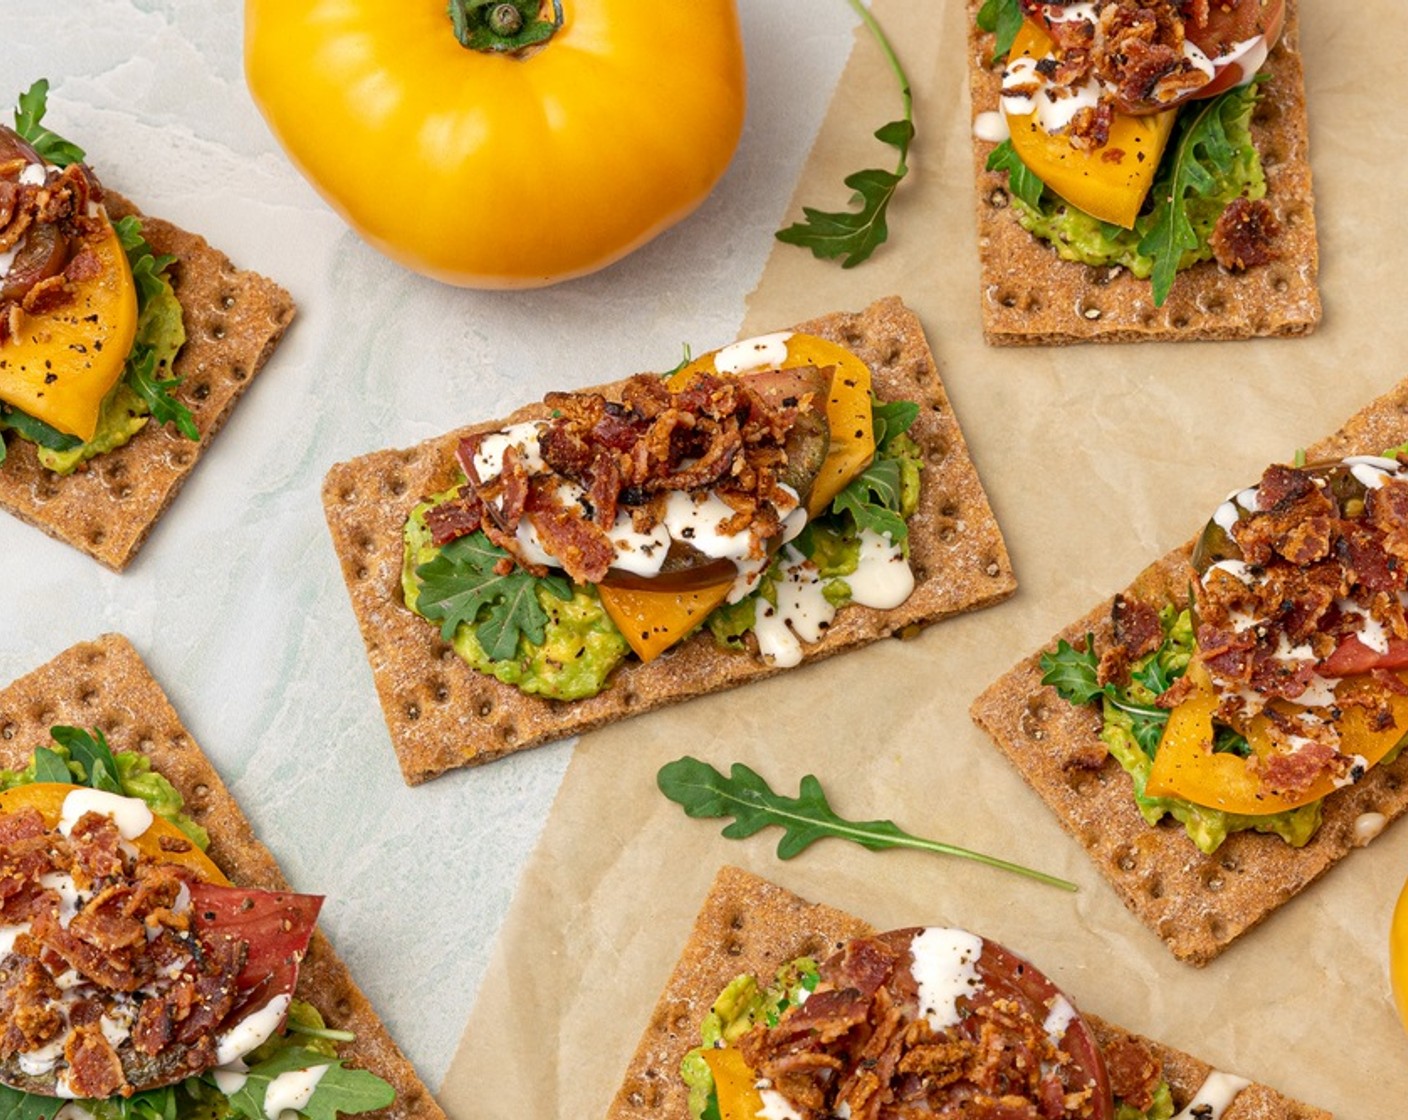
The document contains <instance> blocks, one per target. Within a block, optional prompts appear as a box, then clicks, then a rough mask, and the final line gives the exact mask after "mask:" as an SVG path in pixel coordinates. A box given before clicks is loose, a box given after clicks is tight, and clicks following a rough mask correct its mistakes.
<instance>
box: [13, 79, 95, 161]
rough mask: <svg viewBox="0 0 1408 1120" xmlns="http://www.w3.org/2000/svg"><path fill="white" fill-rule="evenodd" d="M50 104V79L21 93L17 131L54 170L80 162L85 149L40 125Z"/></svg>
mask: <svg viewBox="0 0 1408 1120" xmlns="http://www.w3.org/2000/svg"><path fill="white" fill-rule="evenodd" d="M48 101H49V79H48V78H40V79H39V80H38V81H37V82H35V83H34V84H33V85H32V86H30V87H29V90H28V92H26V93H22V94H20V98H19V107H18V108H17V109H16V110H15V131H16V132H18V133H19V134H20V136H22V137H23V138H24V139H25V140H27V141H28V142H29V145H30V147H32V148H33V149H34V150H35V151H36V152H38V153H39V156H40V158H41V159H44V160H47V161H48V162H49V163H52V164H53V165H54V166H55V167H67V166H68V165H69V164H71V163H81V162H82V160H83V149H82V148H80V147H79V146H78V145H77V144H74V143H73V142H71V141H69V140H65V139H64V138H63V137H62V136H60V135H58V134H57V133H54V132H50V131H49V130H48V129H47V128H45V127H44V126H43V125H41V124H40V123H39V122H40V121H42V120H43V119H44V113H45V112H46V111H47V109H48Z"/></svg>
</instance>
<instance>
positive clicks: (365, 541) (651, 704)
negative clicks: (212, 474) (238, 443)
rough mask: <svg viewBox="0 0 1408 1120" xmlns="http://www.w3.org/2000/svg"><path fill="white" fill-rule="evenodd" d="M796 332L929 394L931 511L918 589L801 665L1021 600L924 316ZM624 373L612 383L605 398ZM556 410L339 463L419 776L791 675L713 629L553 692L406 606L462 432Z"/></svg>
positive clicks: (338, 499)
mask: <svg viewBox="0 0 1408 1120" xmlns="http://www.w3.org/2000/svg"><path fill="white" fill-rule="evenodd" d="M796 329H797V330H799V331H804V332H809V333H812V334H817V335H821V336H823V337H826V338H829V339H831V340H833V341H836V342H839V343H841V344H843V345H845V346H847V347H849V348H850V349H851V350H852V351H853V352H854V353H856V354H857V355H858V356H859V357H860V358H861V359H862V360H864V361H865V362H866V364H867V365H868V366H869V367H870V369H871V372H872V376H873V379H874V384H875V388H876V391H877V393H878V394H879V395H880V396H882V397H885V398H887V399H895V398H898V397H904V398H907V399H910V400H914V401H917V402H919V403H920V405H921V409H920V415H919V419H918V420H916V421H915V424H914V426H913V427H912V428H911V429H910V434H911V435H912V436H914V438H915V439H916V440H917V441H918V443H919V444H920V446H921V448H922V449H923V453H924V486H923V492H922V495H921V500H920V507H919V510H918V511H917V512H916V513H915V514H914V516H913V517H912V518H911V519H910V522H909V540H910V555H911V563H912V566H913V567H914V571H915V577H916V586H915V590H914V593H913V594H912V595H911V596H910V597H909V599H908V600H907V601H906V602H905V603H904V604H902V605H901V606H899V607H897V608H895V609H894V610H889V611H878V610H871V609H869V608H866V607H859V606H855V605H852V606H848V607H847V608H846V609H845V610H843V611H841V612H840V613H838V614H837V616H836V621H835V622H834V623H833V624H832V626H831V628H830V629H829V630H828V632H827V634H826V636H825V638H823V639H822V640H821V641H820V642H818V643H816V644H814V645H809V646H807V647H806V650H805V660H806V661H817V660H820V659H821V658H823V657H829V656H830V655H832V654H834V653H840V652H842V651H843V650H848V649H853V648H855V647H857V646H861V645H865V644H867V643H869V642H873V641H876V640H878V639H880V638H885V637H889V636H891V635H897V634H899V635H907V634H908V633H910V632H912V631H913V630H914V629H917V628H918V627H921V626H924V625H927V624H928V623H931V622H935V621H937V620H939V619H941V618H945V617H947V616H949V615H952V614H956V613H958V612H961V611H968V610H975V609H977V608H979V607H985V606H988V605H990V604H992V603H996V602H999V601H1000V600H1002V599H1004V598H1006V597H1007V596H1008V595H1010V594H1011V593H1012V591H1013V590H1014V588H1015V587H1016V581H1015V579H1014V577H1013V575H1012V569H1011V564H1010V561H1009V560H1008V556H1007V549H1006V546H1005V545H1004V543H1003V540H1002V534H1001V532H1000V531H999V529H998V526H997V522H996V519H995V518H994V517H993V514H992V509H991V508H990V506H989V505H988V500H987V496H986V494H985V493H984V492H983V488H982V484H981V482H980V481H979V479H978V474H977V471H976V470H975V469H974V467H973V463H972V460H971V459H970V458H969V457H968V449H967V445H966V444H965V442H964V439H963V433H962V432H961V431H960V430H959V427H958V421H957V419H956V417H955V416H954V414H953V409H952V408H951V407H950V405H949V401H948V397H947V395H946V394H945V392H944V387H943V383H942V382H941V381H940V379H939V373H938V370H937V368H936V367H935V365H934V358H933V355H932V354H931V353H930V350H929V346H928V343H927V342H926V341H925V339H924V334H923V330H922V328H921V327H920V325H919V321H918V320H917V319H916V318H915V316H914V315H913V313H912V312H910V311H909V310H908V309H907V308H906V307H905V306H904V305H903V304H902V303H901V302H900V301H899V300H898V299H895V298H890V299H887V300H882V301H880V302H878V303H875V304H873V305H872V306H871V307H869V308H868V309H866V310H865V311H863V312H861V313H859V314H842V313H837V314H833V315H828V316H825V317H823V318H820V319H816V320H813V321H811V322H809V323H803V324H801V325H800V326H798V327H797V328H796ZM620 384H622V383H617V384H616V385H615V386H602V387H600V388H601V389H602V390H603V391H605V392H607V393H608V395H609V394H610V393H611V391H612V390H613V389H619V386H620ZM546 414H547V409H546V407H545V406H543V405H541V404H534V405H529V406H528V407H526V408H523V409H520V410H519V411H517V412H515V413H514V414H513V415H512V416H510V417H508V418H507V419H506V420H496V421H491V422H488V423H484V424H477V425H473V426H470V427H466V428H461V429H459V430H457V431H453V432H449V433H447V434H446V435H444V436H440V437H438V438H436V439H432V440H427V441H426V442H425V443H422V444H420V445H418V446H416V447H413V448H410V449H408V450H404V451H380V452H376V453H374V454H370V455H364V456H362V457H360V458H358V459H353V460H351V461H350V462H346V463H339V464H338V465H336V466H334V467H333V468H332V469H331V470H330V471H329V472H328V474H327V478H326V479H325V481H324V483H323V505H324V509H325V512H326V514H327V520H328V528H329V529H330V531H331V533H332V538H333V544H334V547H335V548H336V550H337V554H338V557H339V558H340V560H341V564H342V572H343V576H344V578H345V579H346V581H347V590H348V593H349V595H350V596H351V599H352V608H353V611H354V613H355V614H356V616H357V622H358V625H359V626H360V628H361V632H362V639H363V641H364V642H365V643H366V647H367V656H368V659H369V660H370V662H371V667H372V675H373V677H374V678H375V681H376V688H377V693H378V696H379V698H380V700H381V706H382V711H383V712H384V714H385V716H386V722H387V726H388V728H389V729H390V732H391V740H392V745H393V746H394V748H395V750H396V755H397V758H398V759H399V760H400V764H401V772H402V774H403V776H404V777H405V780H406V782H407V783H409V784H412V785H414V784H416V783H419V782H423V781H426V780H427V779H429V778H433V777H436V776H437V775H439V774H441V773H443V772H444V771H445V770H447V769H450V768H452V767H457V766H469V765H474V764H477V763H482V762H488V761H490V760H492V759H495V758H499V757H501V756H502V755H505V754H508V753H510V752H513V751H518V750H523V749H525V748H527V747H532V746H537V745H539V744H541V743H546V742H550V741H552V740H555V739H561V738H564V737H566V736H569V735H575V734H579V733H581V732H584V731H588V730H591V729H592V728H594V727H599V726H601V725H603V724H606V723H611V722H614V721H616V720H619V719H624V718H626V717H627V716H633V715H638V714H640V713H642V712H647V711H650V710H652V709H654V708H658V707H661V706H663V705H665V704H672V703H675V702H677V701H680V700H687V699H690V698H692V697H695V696H701V695H704V694H705V693H709V692H716V691H719V690H720V689H725V688H731V687H733V686H734V685H738V684H743V683H745V682H747V681H751V680H757V679H760V678H762V677H766V676H771V675H773V674H774V673H778V672H781V671H782V670H780V669H776V668H771V667H769V666H766V665H764V664H762V663H761V662H760V661H757V660H756V659H754V658H751V657H748V656H744V655H740V654H736V653H729V652H725V651H722V650H720V649H718V648H717V647H716V646H715V644H714V643H713V641H712V639H711V638H709V637H708V636H707V634H703V635H696V636H695V637H694V638H691V639H687V640H686V641H684V642H682V643H680V644H679V645H678V646H676V647H675V648H674V649H672V650H670V651H668V652H666V653H665V654H663V655H662V656H660V657H659V658H657V659H656V660H654V661H652V662H651V663H650V664H648V665H643V664H641V663H640V662H638V661H635V660H633V659H632V660H629V661H627V662H626V663H625V664H624V665H622V666H621V667H620V668H618V669H617V670H616V671H615V673H614V674H613V676H612V678H611V681H610V683H609V684H608V686H607V688H606V689H605V690H604V691H603V692H601V693H600V694H598V695H597V696H594V697H591V698H590V699H586V700H577V701H570V702H569V701H560V700H544V699H540V698H538V697H534V696H528V695H526V694H524V693H522V692H520V691H519V690H518V689H516V688H514V687H513V686H512V685H507V684H502V683H500V682H499V681H497V680H495V679H494V678H493V677H490V676H488V675H486V674H483V673H478V672H476V671H475V670H473V669H471V668H469V666H467V665H466V664H465V663H464V662H463V661H461V660H460V658H459V657H458V656H456V654H455V653H454V651H453V650H452V649H451V647H450V645H449V644H448V643H447V642H445V641H443V640H442V639H441V637H440V628H439V626H438V625H436V624H434V623H430V622H427V621H425V620H424V619H422V618H419V617H417V616H416V615H413V614H412V613H411V612H410V611H409V610H407V609H406V607H405V606H404V604H403V601H402V595H401V561H402V527H403V526H404V524H405V521H406V517H407V514H408V513H409V512H410V509H411V507H412V505H414V504H415V503H416V502H417V501H418V500H419V499H420V498H421V497H423V496H426V495H429V494H433V493H436V492H437V491H440V490H444V489H445V488H447V487H448V486H450V485H452V483H453V482H454V480H455V473H456V469H457V468H456V465H455V459H454V449H455V447H456V445H457V444H458V443H459V441H460V440H461V439H462V438H463V437H464V436H466V435H468V434H470V433H473V432H484V431H493V430H496V429H498V428H501V427H503V426H504V425H505V424H507V423H517V422H519V421H522V420H527V419H531V418H537V417H542V416H545V415H546Z"/></svg>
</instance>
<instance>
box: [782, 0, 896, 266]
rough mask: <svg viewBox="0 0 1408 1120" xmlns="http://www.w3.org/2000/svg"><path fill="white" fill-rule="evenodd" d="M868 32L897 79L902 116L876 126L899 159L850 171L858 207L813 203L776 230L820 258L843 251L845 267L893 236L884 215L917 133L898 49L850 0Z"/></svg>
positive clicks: (854, 0) (859, 5) (857, 3)
mask: <svg viewBox="0 0 1408 1120" xmlns="http://www.w3.org/2000/svg"><path fill="white" fill-rule="evenodd" d="M848 2H849V3H850V5H851V7H852V8H854V9H855V10H856V12H857V14H858V15H859V16H860V18H861V20H862V21H863V22H864V23H865V25H866V27H867V29H868V30H869V31H870V34H871V35H872V36H873V37H874V38H875V40H876V41H877V42H878V43H879V44H880V48H881V50H882V51H884V53H885V58H886V59H887V60H888V62H889V64H890V69H891V70H892V71H894V74H895V77H896V78H898V79H899V84H900V101H901V104H902V105H903V107H904V116H903V117H902V118H901V119H899V120H895V121H890V122H889V123H888V124H884V125H881V126H880V128H878V129H876V131H875V138H876V139H877V140H879V141H881V142H882V143H884V144H888V145H890V146H891V147H892V148H895V149H896V150H897V151H898V152H899V162H898V163H897V164H896V165H895V169H894V170H893V171H885V170H883V169H880V168H873V167H872V168H867V169H866V170H864V171H856V172H854V173H853V174H850V175H848V176H846V178H845V179H844V180H843V182H844V183H845V185H846V186H848V187H850V188H851V190H853V191H855V192H856V193H855V196H854V198H853V199H852V202H853V203H859V204H860V209H859V210H831V211H826V210H818V209H816V208H814V207H811V206H803V207H802V216H803V218H804V219H805V220H804V221H801V222H796V223H794V224H793V225H790V226H788V227H787V228H786V229H781V230H778V232H777V234H776V236H777V239H778V240H779V241H783V242H786V243H787V244H789V245H800V246H802V247H803V248H805V249H810V250H811V251H812V255H813V256H815V257H817V258H818V259H821V260H834V259H835V258H837V257H844V258H845V259H844V260H842V262H841V267H842V268H854V267H855V266H856V265H858V264H860V263H861V262H862V261H864V260H866V259H867V258H869V256H870V255H871V254H872V253H873V252H875V250H876V249H877V248H878V247H879V246H880V245H882V244H884V242H885V240H886V239H887V238H888V237H889V236H890V231H889V227H888V225H887V224H886V220H885V215H886V212H887V211H888V209H889V206H890V199H891V198H893V197H894V193H895V189H896V188H897V187H898V186H899V185H900V181H901V180H902V179H903V178H904V177H905V175H906V174H908V172H909V165H908V163H907V162H906V160H907V159H908V158H909V145H910V142H911V141H912V140H913V139H914V99H913V96H912V94H911V93H910V89H909V77H908V76H907V75H906V74H905V72H904V67H903V66H901V65H900V60H899V57H898V56H897V55H896V54H895V49H894V47H893V46H891V44H890V40H889V39H888V38H886V36H885V32H884V31H883V30H881V27H880V25H879V24H878V23H877V22H876V21H875V17H874V16H873V15H871V13H870V10H869V9H868V8H867V7H866V6H865V5H864V4H863V3H861V0H848Z"/></svg>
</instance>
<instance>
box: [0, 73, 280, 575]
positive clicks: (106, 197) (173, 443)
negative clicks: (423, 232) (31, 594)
mask: <svg viewBox="0 0 1408 1120" xmlns="http://www.w3.org/2000/svg"><path fill="white" fill-rule="evenodd" d="M47 89H48V84H47V83H46V82H43V81H40V82H36V83H35V84H34V86H33V87H32V88H31V89H30V90H29V92H28V93H26V94H24V95H23V96H22V97H21V98H20V108H19V110H18V111H17V112H16V113H15V125H16V127H15V128H13V129H11V128H7V127H4V126H0V507H3V508H4V509H6V510H8V511H9V512H10V513H13V514H14V515H15V516H16V517H19V518H21V519H22V520H25V521H28V522H30V523H31V524H33V525H35V526H37V527H38V528H40V529H42V530H44V532H46V533H48V534H49V535H50V536H53V537H56V538H58V539H59V540H62V541H65V542H66V543H68V544H71V545H73V546H74V547H75V548H78V549H81V550H82V551H84V552H86V553H88V554H89V555H90V556H92V557H94V558H95V559H96V560H99V561H100V562H102V563H103V564H106V565H107V566H108V567H110V568H114V569H117V570H121V569H122V568H124V567H126V565H127V564H128V563H129V562H130V561H131V559H132V557H133V556H134V555H135V554H136V552H137V550H138V549H139V548H140V547H141V545H142V542H143V541H145V540H146V537H147V534H148V533H149V532H151V529H152V527H153V526H154V525H155V523H156V520H157V518H158V517H160V516H161V514H162V512H163V511H164V510H165V508H166V506H167V504H168V503H169V502H170V501H171V500H172V499H173V498H174V497H175V496H176V492H177V491H178V490H179V489H180V487H181V485H182V483H184V482H185V479H186V476H187V475H188V474H189V473H190V472H191V470H192V469H194V467H195V464H196V461H197V460H198V459H199V457H200V454H201V452H202V451H203V450H204V448H205V447H206V446H207V445H208V444H209V442H210V440H211V439H212V438H214V436H215V433H216V432H217V431H218V430H219V429H220V427H221V425H222V424H224V422H225V420H226V419H227V417H228V416H229V413H230V410H231V409H232V408H233V407H234V404H235V402H236V400H238V398H239V396H240V394H241V393H243V392H244V390H245V389H246V388H247V387H248V385H249V382H250V380H251V379H252V378H253V377H254V375H255V374H256V373H257V372H258V371H259V369H260V367H261V366H262V365H263V364H264V362H265V360H266V359H267V358H268V356H269V354H270V353H271V352H272V351H273V348H274V346H275V344H276V343H277V342H278V340H279V338H280V337H281V336H282V335H283V332H284V329H285V328H286V327H287V326H288V324H289V321H290V319H291V318H292V317H293V304H292V302H291V301H290V299H289V297H288V293H286V292H285V291H284V290H283V289H282V288H280V287H279V286H278V285H276V284H274V283H272V282H271V281H269V280H265V279H264V278H263V277H261V276H256V275H255V274H253V273H250V272H241V271H239V270H237V269H235V268H234V266H232V265H231V264H230V262H229V261H228V260H227V259H226V258H225V256H224V255H223V254H221V253H219V252H217V251H216V250H214V249H212V248H211V247H210V246H209V245H207V244H206V243H205V241H203V240H202V239H201V238H199V237H196V236H195V235H193V234H189V233H185V232H183V231H181V230H179V229H177V228H176V227H174V226H172V225H169V224H168V223H166V222H163V221H160V220H159V219H156V218H148V217H145V216H143V215H142V214H140V213H139V212H138V211H137V210H136V208H135V207H133V206H132V204H131V203H129V202H128V201H127V200H126V199H123V198H122V197H120V196H119V195H117V194H115V193H113V192H112V191H107V190H105V189H104V187H103V185H102V184H101V183H100V182H99V180H98V178H97V176H96V175H95V174H94V173H93V171H92V169H91V168H89V167H88V166H87V165H86V164H85V163H84V162H83V152H82V150H81V149H79V148H77V147H76V146H75V145H73V144H72V143H70V142H69V141H66V140H63V139H61V138H60V137H58V136H56V135H55V134H54V133H52V132H50V131H49V130H48V129H47V128H46V127H44V125H43V124H42V120H43V118H44V115H45V108H46V95H47Z"/></svg>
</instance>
